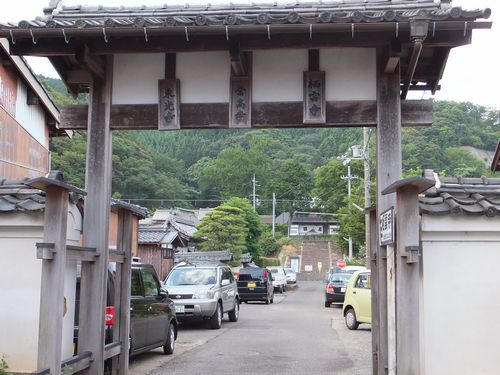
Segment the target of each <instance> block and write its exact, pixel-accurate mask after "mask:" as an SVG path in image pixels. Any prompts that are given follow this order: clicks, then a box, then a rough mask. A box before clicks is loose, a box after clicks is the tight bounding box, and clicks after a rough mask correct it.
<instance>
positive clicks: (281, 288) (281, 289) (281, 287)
mask: <svg viewBox="0 0 500 375" xmlns="http://www.w3.org/2000/svg"><path fill="white" fill-rule="evenodd" d="M282 293H283V285H280V294H282Z"/></svg>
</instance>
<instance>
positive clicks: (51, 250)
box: [35, 242, 56, 260]
mask: <svg viewBox="0 0 500 375" xmlns="http://www.w3.org/2000/svg"><path fill="white" fill-rule="evenodd" d="M35 246H36V257H37V259H43V260H53V259H54V254H55V253H56V249H55V244H54V243H47V242H37V243H36V244H35Z"/></svg>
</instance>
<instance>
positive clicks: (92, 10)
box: [0, 0, 491, 29]
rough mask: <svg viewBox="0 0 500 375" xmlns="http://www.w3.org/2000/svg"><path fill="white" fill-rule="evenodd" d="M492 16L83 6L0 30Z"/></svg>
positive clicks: (379, 0) (385, 9) (417, 5)
mask: <svg viewBox="0 0 500 375" xmlns="http://www.w3.org/2000/svg"><path fill="white" fill-rule="evenodd" d="M490 13H491V11H490V10H489V9H485V10H473V11H466V10H462V9H461V8H459V7H453V8H451V7H441V6H440V5H439V4H437V3H435V2H434V1H433V0H387V1H384V0H365V1H363V0H359V1H349V2H346V1H322V2H304V3H300V2H295V3H293V4H277V3H267V4H266V3H264V4H255V3H252V4H232V3H229V4H227V5H216V6H212V5H210V4H207V5H184V6H179V5H166V4H165V5H163V6H156V7H155V6H132V7H124V6H121V7H116V6H109V7H107V6H102V5H99V6H82V5H72V6H63V7H61V8H52V9H51V8H47V9H46V11H45V14H46V16H45V17H39V18H37V19H36V20H32V21H21V22H18V23H17V24H16V23H7V24H5V23H4V24H0V28H7V29H9V28H18V29H29V28H34V29H36V28H51V29H54V28H72V27H75V28H79V29H82V28H93V27H98V28H102V27H137V28H142V27H161V28H171V27H176V26H177V27H178V26H194V27H206V26H223V25H230V26H232V25H272V24H308V25H309V24H315V23H339V22H340V23H342V22H344V23H369V22H404V21H408V20H409V19H411V18H412V17H415V16H427V17H428V18H429V19H430V20H432V21H445V20H465V21H472V20H475V19H477V18H488V17H489V15H490Z"/></svg>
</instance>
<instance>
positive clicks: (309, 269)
mask: <svg viewBox="0 0 500 375" xmlns="http://www.w3.org/2000/svg"><path fill="white" fill-rule="evenodd" d="M312 270H313V266H312V264H306V265H305V266H304V271H306V272H312Z"/></svg>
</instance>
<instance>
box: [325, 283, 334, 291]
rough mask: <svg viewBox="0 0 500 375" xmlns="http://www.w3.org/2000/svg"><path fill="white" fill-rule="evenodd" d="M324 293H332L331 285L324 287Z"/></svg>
mask: <svg viewBox="0 0 500 375" xmlns="http://www.w3.org/2000/svg"><path fill="white" fill-rule="evenodd" d="M326 292H327V293H333V285H331V284H328V285H327V286H326Z"/></svg>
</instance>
